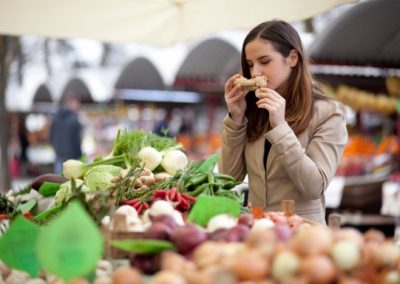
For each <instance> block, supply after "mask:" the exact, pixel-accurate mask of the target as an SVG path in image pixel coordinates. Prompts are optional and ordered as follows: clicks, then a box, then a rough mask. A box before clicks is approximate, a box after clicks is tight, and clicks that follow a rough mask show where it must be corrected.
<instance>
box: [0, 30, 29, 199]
mask: <svg viewBox="0 0 400 284" xmlns="http://www.w3.org/2000/svg"><path fill="white" fill-rule="evenodd" d="M18 56H20V57H21V58H20V59H18V61H17V63H18V69H17V76H18V81H19V83H22V80H23V78H22V67H23V62H24V60H23V58H22V50H21V46H20V41H19V38H15V37H9V36H2V35H0V165H1V171H0V192H5V191H7V190H8V189H9V188H10V185H11V180H10V173H9V168H8V143H9V135H10V129H9V125H10V124H9V113H8V111H7V109H6V89H7V81H8V78H9V72H10V66H11V64H12V62H13V61H14V60H15V59H17V58H18Z"/></svg>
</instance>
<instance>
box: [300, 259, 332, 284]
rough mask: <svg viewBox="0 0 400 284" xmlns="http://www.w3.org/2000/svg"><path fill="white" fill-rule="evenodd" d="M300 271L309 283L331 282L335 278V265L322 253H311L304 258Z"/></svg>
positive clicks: (321, 283) (323, 283)
mask: <svg viewBox="0 0 400 284" xmlns="http://www.w3.org/2000/svg"><path fill="white" fill-rule="evenodd" d="M300 271H301V273H303V275H304V276H306V277H307V278H308V279H309V283H318V284H325V283H331V282H332V281H334V280H335V278H336V269H335V266H334V265H333V263H332V261H331V260H330V259H329V258H328V257H326V256H323V255H312V256H309V257H307V258H306V259H304V260H303V262H302V264H301V267H300Z"/></svg>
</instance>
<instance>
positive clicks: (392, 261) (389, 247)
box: [373, 241, 400, 268]
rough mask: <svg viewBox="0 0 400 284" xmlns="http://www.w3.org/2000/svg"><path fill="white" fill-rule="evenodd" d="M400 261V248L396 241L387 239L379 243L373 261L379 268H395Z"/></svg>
mask: <svg viewBox="0 0 400 284" xmlns="http://www.w3.org/2000/svg"><path fill="white" fill-rule="evenodd" d="M399 261H400V248H399V247H398V246H396V245H395V244H394V243H392V242H389V241H386V242H384V243H382V244H381V245H379V247H378V249H377V250H376V251H375V254H374V255H373V262H374V263H375V265H376V267H377V268H383V267H389V268H395V267H396V266H397V265H398V262H399Z"/></svg>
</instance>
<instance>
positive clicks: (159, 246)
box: [111, 239, 175, 254]
mask: <svg viewBox="0 0 400 284" xmlns="http://www.w3.org/2000/svg"><path fill="white" fill-rule="evenodd" d="M111 245H112V246H113V247H116V248H118V249H121V250H125V251H128V252H134V253H142V254H152V253H158V252H161V251H164V250H170V249H174V248H175V246H174V244H173V243H171V242H167V241H161V240H146V239H135V240H112V241H111Z"/></svg>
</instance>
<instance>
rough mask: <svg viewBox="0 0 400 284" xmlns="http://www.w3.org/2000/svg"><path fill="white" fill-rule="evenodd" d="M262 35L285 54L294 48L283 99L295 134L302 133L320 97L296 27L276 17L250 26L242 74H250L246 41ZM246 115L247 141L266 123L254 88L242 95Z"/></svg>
mask: <svg viewBox="0 0 400 284" xmlns="http://www.w3.org/2000/svg"><path fill="white" fill-rule="evenodd" d="M257 38H260V39H264V40H268V41H269V42H271V44H272V45H273V46H274V48H275V49H276V50H277V51H278V52H279V53H280V54H282V56H283V57H285V58H286V57H288V56H289V53H290V51H291V50H293V49H294V50H296V51H297V54H298V61H297V64H296V66H294V67H293V68H292V72H291V73H290V76H289V79H288V84H287V88H286V90H285V93H284V94H281V95H283V96H284V98H285V100H286V115H285V116H286V121H287V122H288V124H289V126H290V127H291V128H292V129H293V131H294V133H295V134H296V135H298V134H300V133H302V132H303V131H304V130H305V129H306V128H307V126H308V124H309V123H310V120H311V116H312V111H313V100H314V98H323V97H324V96H323V95H322V91H321V90H320V89H318V88H317V87H316V86H313V76H312V74H311V72H310V70H309V68H308V58H307V57H306V55H305V53H304V50H303V45H302V43H301V39H300V36H299V34H298V33H297V31H296V30H295V29H294V28H293V27H292V26H291V25H290V24H288V23H286V22H284V21H280V20H273V21H268V22H264V23H261V24H259V25H258V26H256V27H255V28H253V29H252V30H251V31H250V32H249V33H248V35H247V36H246V38H245V40H244V42H243V47H242V55H241V63H242V72H243V76H244V77H246V78H250V77H251V74H250V68H249V65H248V63H247V60H246V52H245V48H246V45H247V44H248V43H249V42H251V41H253V40H255V39H257ZM246 101H247V109H246V117H247V119H248V125H250V126H251V127H247V136H248V140H249V141H254V140H256V139H257V138H259V137H260V136H261V135H263V133H264V132H265V130H266V127H267V125H268V120H269V119H268V112H267V111H264V110H260V109H259V108H258V107H257V105H256V101H257V98H256V96H255V94H254V92H251V93H250V94H248V95H247V96H246Z"/></svg>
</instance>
